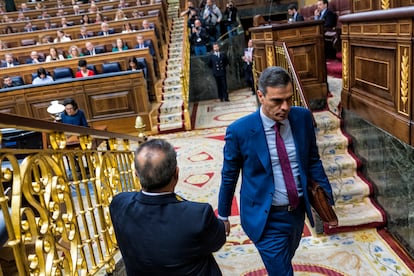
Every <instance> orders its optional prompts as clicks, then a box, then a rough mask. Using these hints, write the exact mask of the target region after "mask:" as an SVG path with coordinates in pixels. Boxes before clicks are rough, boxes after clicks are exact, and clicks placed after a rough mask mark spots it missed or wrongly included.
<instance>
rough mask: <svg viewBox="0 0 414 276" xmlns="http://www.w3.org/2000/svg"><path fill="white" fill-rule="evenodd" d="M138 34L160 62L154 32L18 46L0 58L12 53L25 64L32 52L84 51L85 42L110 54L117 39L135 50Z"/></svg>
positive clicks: (64, 52)
mask: <svg viewBox="0 0 414 276" xmlns="http://www.w3.org/2000/svg"><path fill="white" fill-rule="evenodd" d="M29 34H30V33H29ZM138 34H142V35H143V36H144V38H145V39H150V40H151V41H152V44H153V45H154V50H155V57H156V60H157V61H158V62H159V61H161V60H162V58H161V52H160V49H159V47H157V45H158V42H157V41H158V40H157V38H156V35H155V31H154V30H140V31H136V32H132V33H124V34H122V33H116V34H112V35H108V36H94V37H90V38H87V39H74V40H71V41H67V42H60V43H55V44H41V45H30V46H24V47H23V46H20V47H15V48H13V49H5V50H0V55H1V58H3V56H4V54H6V53H13V55H14V57H16V58H17V59H18V60H19V62H20V64H23V63H25V62H26V59H27V58H29V57H30V53H31V52H32V51H37V52H38V53H40V54H42V55H44V56H46V55H48V54H49V48H50V47H52V46H53V47H55V48H56V49H57V50H58V52H62V53H63V54H66V53H67V51H68V49H69V47H71V46H73V45H76V46H77V47H78V48H80V49H85V43H86V42H87V41H90V42H92V43H94V45H102V46H105V48H106V51H107V52H110V51H112V47H113V46H114V43H115V42H116V39H117V38H121V39H122V40H123V41H124V42H125V43H127V45H128V47H129V48H130V49H132V48H135V45H136V44H137V41H136V37H137V35H138ZM19 66H21V65H19Z"/></svg>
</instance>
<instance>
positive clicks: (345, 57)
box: [342, 41, 349, 89]
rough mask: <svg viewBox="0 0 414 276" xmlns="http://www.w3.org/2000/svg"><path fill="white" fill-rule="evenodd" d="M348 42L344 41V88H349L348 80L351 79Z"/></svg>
mask: <svg viewBox="0 0 414 276" xmlns="http://www.w3.org/2000/svg"><path fill="white" fill-rule="evenodd" d="M348 50H349V49H348V42H346V41H343V42H342V80H343V81H342V87H343V88H344V89H349V87H348V80H349V67H348Z"/></svg>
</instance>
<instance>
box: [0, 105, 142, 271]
mask: <svg viewBox="0 0 414 276" xmlns="http://www.w3.org/2000/svg"><path fill="white" fill-rule="evenodd" d="M0 127H1V128H2V130H3V129H4V128H16V129H21V130H28V131H33V132H34V133H36V134H37V136H35V137H36V138H35V139H42V137H43V145H44V148H40V149H24V148H23V149H21V148H19V149H17V148H4V147H2V148H1V149H0V164H1V175H0V179H1V182H2V183H1V184H2V185H0V207H1V216H0V219H1V220H2V222H3V225H4V226H1V225H0V228H1V227H2V229H0V236H1V237H0V240H2V241H3V242H4V244H3V245H2V249H1V250H2V252H1V255H2V256H4V255H9V259H10V260H13V261H12V263H13V265H12V266H11V267H12V270H13V269H14V270H15V272H16V271H17V273H18V274H19V275H93V274H95V273H97V272H98V271H100V270H102V269H104V270H106V272H112V271H113V270H114V268H115V260H114V256H115V254H117V253H118V249H117V246H116V240H115V236H114V232H113V227H112V223H111V219H110V215H109V209H108V205H109V203H110V202H111V199H112V197H113V196H114V195H115V194H117V193H118V192H121V191H136V190H139V182H138V180H137V178H136V176H135V173H134V166H133V164H134V154H133V150H134V149H135V148H136V147H137V146H138V144H139V142H140V141H139V139H138V138H137V137H134V136H130V135H122V134H116V133H110V132H105V131H98V130H94V129H89V128H83V127H76V126H70V125H65V124H59V123H52V122H47V121H40V120H34V119H29V118H24V117H19V116H12V115H6V114H2V113H0ZM68 136H71V137H72V138H73V137H77V138H78V141H79V142H78V143H76V144H75V145H73V144H72V145H67V141H68V139H67V137H68ZM5 139H6V137H3V141H2V146H4V145H5V144H6V143H5V141H4V140H5ZM75 140H76V139H75ZM0 224H1V223H0ZM8 267H9V266H8ZM1 268H2V269H1V270H0V274H4V275H10V274H11V273H12V272H11V271H10V268H8V270H5V267H4V266H3V264H2V266H1Z"/></svg>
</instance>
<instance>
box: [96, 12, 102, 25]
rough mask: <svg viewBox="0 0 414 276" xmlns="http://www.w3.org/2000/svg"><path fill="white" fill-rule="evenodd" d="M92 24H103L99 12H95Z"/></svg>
mask: <svg viewBox="0 0 414 276" xmlns="http://www.w3.org/2000/svg"><path fill="white" fill-rule="evenodd" d="M94 22H95V23H96V24H101V23H102V22H103V18H102V14H101V13H100V12H97V13H96V14H95V20H94Z"/></svg>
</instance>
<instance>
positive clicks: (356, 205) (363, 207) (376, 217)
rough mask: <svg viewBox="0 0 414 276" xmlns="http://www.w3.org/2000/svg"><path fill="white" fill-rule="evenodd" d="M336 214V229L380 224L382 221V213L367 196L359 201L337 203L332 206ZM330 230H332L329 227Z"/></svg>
mask: <svg viewBox="0 0 414 276" xmlns="http://www.w3.org/2000/svg"><path fill="white" fill-rule="evenodd" d="M334 209H335V213H336V214H337V216H338V221H339V224H338V226H339V227H338V229H336V230H340V229H339V228H341V227H357V226H362V225H366V224H371V225H372V224H381V223H383V222H384V217H383V214H382V213H381V212H380V211H378V209H377V208H376V206H375V205H374V204H373V203H372V200H371V199H370V198H368V197H366V198H364V200H362V201H359V202H353V203H349V204H338V205H336V206H335V207H334ZM330 231H333V229H331V230H330Z"/></svg>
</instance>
